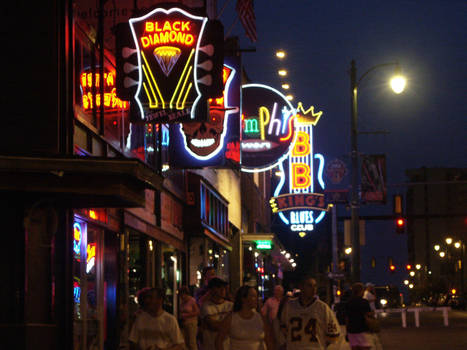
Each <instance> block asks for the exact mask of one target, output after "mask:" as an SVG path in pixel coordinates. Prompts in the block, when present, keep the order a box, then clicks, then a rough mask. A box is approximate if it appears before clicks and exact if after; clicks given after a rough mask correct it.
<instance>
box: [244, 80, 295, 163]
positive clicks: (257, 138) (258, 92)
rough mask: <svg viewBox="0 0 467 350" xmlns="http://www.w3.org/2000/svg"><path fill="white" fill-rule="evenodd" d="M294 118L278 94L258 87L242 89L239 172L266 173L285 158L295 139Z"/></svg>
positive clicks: (251, 85)
mask: <svg viewBox="0 0 467 350" xmlns="http://www.w3.org/2000/svg"><path fill="white" fill-rule="evenodd" d="M294 114H295V110H294V108H293V106H292V105H291V104H290V102H289V101H288V100H287V99H286V98H285V96H284V95H283V94H281V93H280V92H279V91H277V90H275V89H273V88H271V87H269V86H266V85H261V84H248V85H243V86H242V117H241V119H242V141H241V153H242V171H245V172H261V171H266V170H269V169H272V168H273V167H275V166H277V165H278V164H279V163H280V162H281V161H282V160H283V159H285V157H287V155H288V154H289V153H290V151H291V149H292V146H293V141H294V136H295V135H294V129H293V127H292V119H293V118H292V117H293V115H294Z"/></svg>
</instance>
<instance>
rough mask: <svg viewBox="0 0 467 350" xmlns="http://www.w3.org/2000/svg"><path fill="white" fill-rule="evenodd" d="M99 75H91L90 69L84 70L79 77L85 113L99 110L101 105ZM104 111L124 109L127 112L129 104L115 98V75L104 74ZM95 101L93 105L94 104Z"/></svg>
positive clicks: (110, 73) (112, 73)
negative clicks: (95, 109) (94, 109)
mask: <svg viewBox="0 0 467 350" xmlns="http://www.w3.org/2000/svg"><path fill="white" fill-rule="evenodd" d="M100 78H101V77H100V73H93V72H92V71H91V70H90V69H86V70H84V71H83V72H82V73H81V75H80V79H79V81H80V86H81V91H82V101H81V102H82V106H83V108H84V110H85V111H88V110H90V109H93V108H94V105H95V106H96V107H97V108H99V107H100V106H101V104H102V97H101V94H100V81H101V79H100ZM103 100H104V109H105V110H106V111H111V110H118V109H120V110H121V109H124V110H128V108H129V106H130V105H129V102H128V101H122V100H120V99H119V98H118V97H117V90H116V87H115V73H114V72H109V71H107V72H104V99H103ZM94 101H95V103H94Z"/></svg>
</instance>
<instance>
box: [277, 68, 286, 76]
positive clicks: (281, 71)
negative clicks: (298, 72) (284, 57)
mask: <svg viewBox="0 0 467 350" xmlns="http://www.w3.org/2000/svg"><path fill="white" fill-rule="evenodd" d="M277 73H278V74H279V75H280V76H281V77H285V76H286V75H287V71H286V70H285V69H279V70H278V71H277Z"/></svg>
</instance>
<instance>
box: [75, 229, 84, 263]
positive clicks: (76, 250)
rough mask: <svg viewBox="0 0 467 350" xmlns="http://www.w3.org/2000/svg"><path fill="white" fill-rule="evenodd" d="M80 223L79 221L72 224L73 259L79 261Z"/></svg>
mask: <svg viewBox="0 0 467 350" xmlns="http://www.w3.org/2000/svg"><path fill="white" fill-rule="evenodd" d="M81 236H82V231H81V225H80V223H79V222H75V223H74V224H73V252H74V253H75V259H76V260H78V261H79V259H80V252H81Z"/></svg>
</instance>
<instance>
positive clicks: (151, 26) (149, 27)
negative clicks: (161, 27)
mask: <svg viewBox="0 0 467 350" xmlns="http://www.w3.org/2000/svg"><path fill="white" fill-rule="evenodd" d="M144 30H145V31H146V32H153V31H154V23H153V22H146V26H145V28H144Z"/></svg>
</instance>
